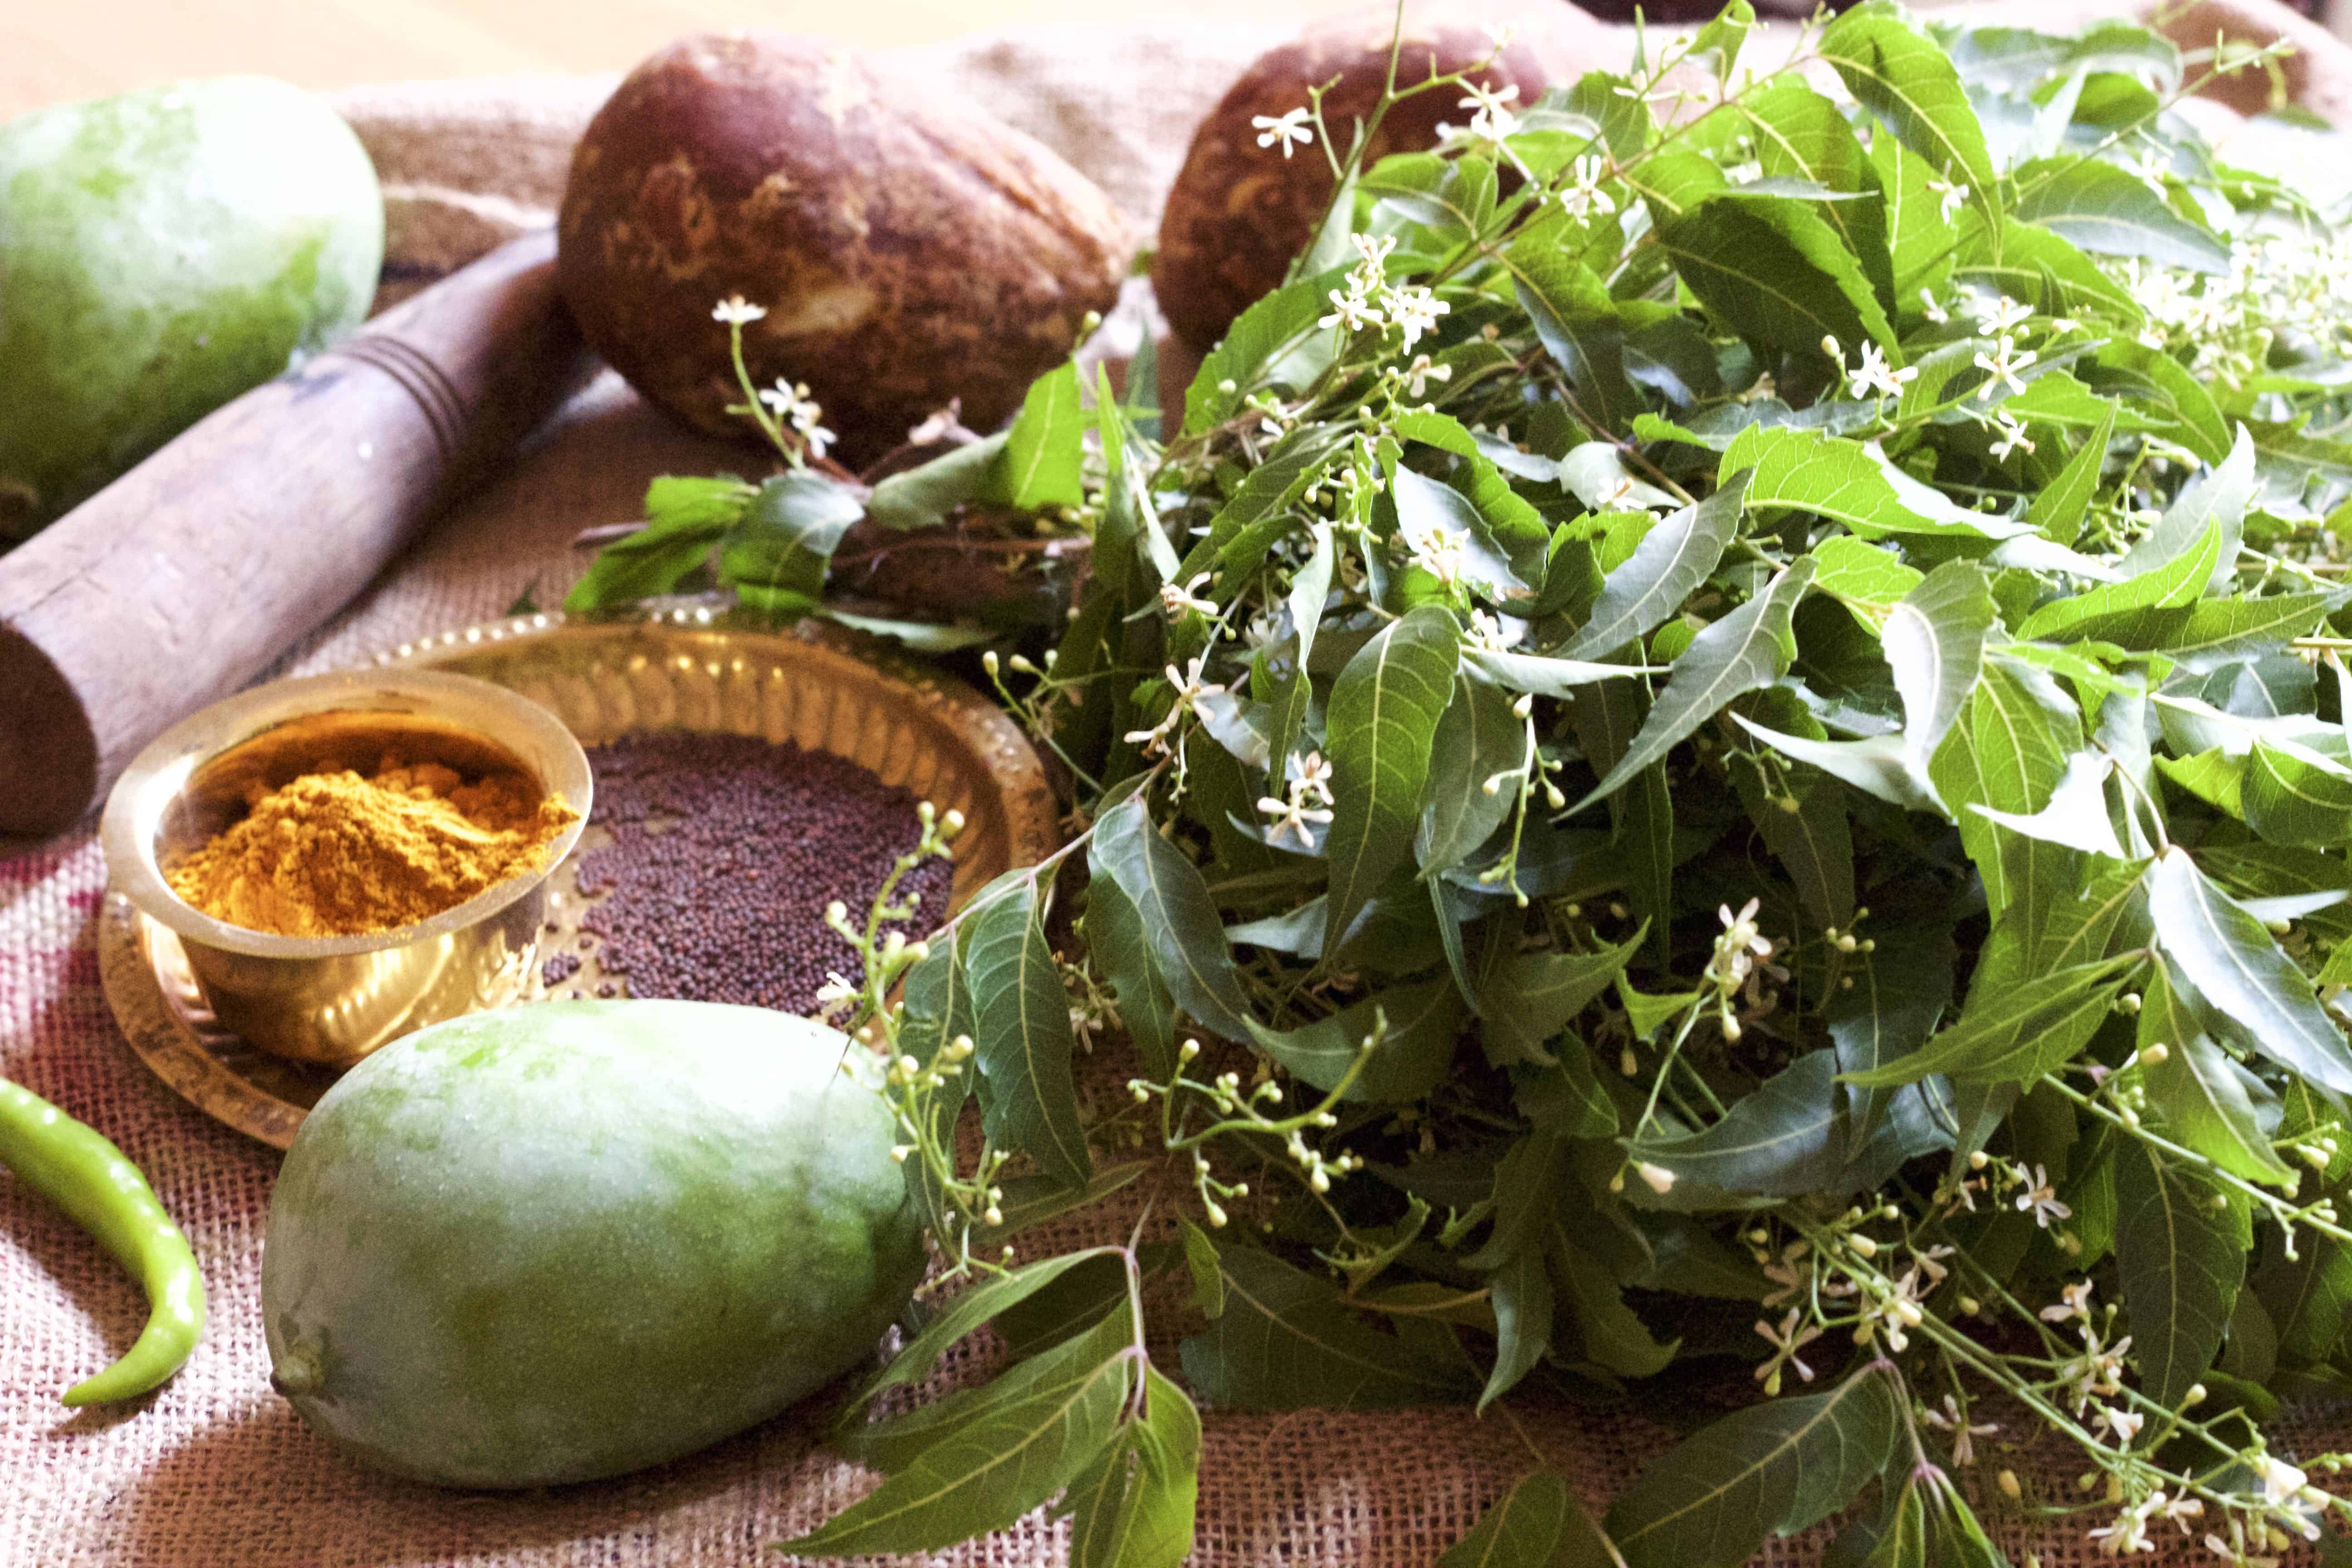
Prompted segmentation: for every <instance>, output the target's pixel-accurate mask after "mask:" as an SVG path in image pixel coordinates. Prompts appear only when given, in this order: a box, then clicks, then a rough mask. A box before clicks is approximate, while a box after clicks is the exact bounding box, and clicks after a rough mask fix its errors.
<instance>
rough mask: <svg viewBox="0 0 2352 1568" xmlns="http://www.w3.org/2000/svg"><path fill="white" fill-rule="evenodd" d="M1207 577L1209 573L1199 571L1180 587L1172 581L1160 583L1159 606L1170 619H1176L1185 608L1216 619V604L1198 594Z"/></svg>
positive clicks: (1181, 614)
mask: <svg viewBox="0 0 2352 1568" xmlns="http://www.w3.org/2000/svg"><path fill="white" fill-rule="evenodd" d="M1209 577H1210V574H1208V573H1206V572H1199V573H1195V574H1193V577H1192V581H1191V582H1189V583H1187V584H1183V585H1182V586H1181V587H1179V586H1178V585H1177V584H1173V583H1162V584H1160V608H1161V609H1163V610H1165V611H1166V612H1167V613H1168V618H1169V619H1170V620H1175V619H1178V618H1179V617H1181V616H1183V614H1184V613H1185V612H1186V611H1187V610H1197V611H1199V612H1200V613H1201V614H1202V615H1204V616H1208V617H1209V618H1210V619H1211V620H1214V619H1216V616H1217V606H1216V605H1213V604H1212V603H1210V602H1209V601H1208V600H1206V599H1203V598H1202V597H1201V594H1200V590H1201V585H1202V584H1204V583H1206V582H1207V581H1208V580H1209Z"/></svg>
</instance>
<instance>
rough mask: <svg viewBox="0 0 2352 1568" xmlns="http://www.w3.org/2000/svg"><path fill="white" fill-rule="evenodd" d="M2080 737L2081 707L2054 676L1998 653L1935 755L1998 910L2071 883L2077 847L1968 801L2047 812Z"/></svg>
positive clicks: (1931, 770) (1934, 770) (1935, 778)
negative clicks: (2020, 827) (2029, 832)
mask: <svg viewBox="0 0 2352 1568" xmlns="http://www.w3.org/2000/svg"><path fill="white" fill-rule="evenodd" d="M2082 744H2083V722H2082V718H2081V715H2080V712H2079V711H2078V710H2076V708H2075V707H2074V702H2073V701H2072V700H2070V699H2069V698H2068V697H2067V696H2066V695H2065V693H2064V692H2063V691H2061V690H2060V689H2058V686H2057V683H2056V682H2054V681H2053V680H2052V679H2050V678H2049V677H2048V676H2046V675H2043V674H2042V672H2041V671H2039V670H2037V669H2031V668H2024V667H2021V666H2017V665H2012V664H2009V663H2006V662H2004V661H2002V660H2000V659H1991V660H1988V661H1987V662H1986V664H1985V667H1984V670H1983V673H1982V674H1981V675H1980V676H1979V678H1978V680H1977V688H1976V691H1975V692H1974V694H1973V695H1971V696H1970V697H1969V701H1968V706H1967V707H1966V708H1965V709H1964V710H1962V712H1961V716H1960V720H1959V721H1958V723H1956V724H1954V725H1953V726H1952V729H1951V731H1950V732H1949V733H1948V734H1947V735H1946V736H1945V737H1944V740H1943V742H1942V744H1941V745H1939V746H1938V747H1937V750H1936V753H1935V755H1934V756H1933V757H1932V758H1930V759H1929V760H1928V764H1927V777H1928V779H1929V781H1930V782H1931V783H1933V784H1934V785H1935V788H1936V793H1937V795H1938V796H1940V797H1941V799H1942V800H1943V803H1944V805H1946V806H1947V807H1948V808H1949V809H1950V811H1951V812H1952V815H1953V820H1954V821H1955V822H1957V823H1958V825H1959V829H1960V842H1961V844H1962V846H1963V847H1965V848H1966V849H1967V850H1968V853H1969V859H1970V860H1971V861H1973V862H1975V864H1976V868H1977V872H1978V875H1979V876H1980V877H1982V878H1983V879H1984V885H1985V901H1986V904H1987V905H1988V906H1989V907H1990V909H1991V910H1992V911H1993V913H1994V915H1995V916H1996V917H1998V916H1999V915H2000V913H2001V912H2002V911H2003V910H2006V909H2007V908H2008V907H2009V906H2010V904H2011V902H2012V901H2014V900H2019V899H2027V900H2029V901H2030V900H2034V899H2038V898H2040V897H2042V893H2041V891H2040V889H2052V888H2056V887H2059V886H2062V885H2071V884H2070V882H2069V878H2068V875H2067V873H2066V872H2065V870H2064V869H2063V866H2064V862H2063V860H2062V859H2060V858H2063V857H2065V856H2069V855H2072V854H2073V853H2074V851H2072V850H2068V849H2063V848H2060V847H2056V846H2053V845H2050V844H2046V843H2043V842H2041V841H2039V840H2036V839H2032V838H2029V837H2025V836H2023V835H2022V834H2018V833H2013V832H2011V830H2010V829H2008V828H2006V827H2003V826H2000V824H1998V823H1996V822H1994V821H1992V820H1990V818H1987V817H1985V816H1980V815H1979V814H1978V813H1976V812H1973V811H1970V810H1969V807H1970V806H1971V805H1983V806H1990V808H1991V809H1993V810H1995V811H2007V812H2015V813H2018V814H2020V815H2030V814H2032V813H2033V812H2037V811H2040V810H2041V809H2042V807H2043V806H2045V805H2049V804H2050V795H2051V792H2052V791H2053V790H2054V789H2056V788H2057V787H2058V784H2059V781H2060V780H2061V779H2063V777H2064V776H2065V773H2066V760H2067V759H2068V758H2069V757H2071V756H2073V755H2074V752H2077V751H2078V750H2080V749H2081V747H2082Z"/></svg>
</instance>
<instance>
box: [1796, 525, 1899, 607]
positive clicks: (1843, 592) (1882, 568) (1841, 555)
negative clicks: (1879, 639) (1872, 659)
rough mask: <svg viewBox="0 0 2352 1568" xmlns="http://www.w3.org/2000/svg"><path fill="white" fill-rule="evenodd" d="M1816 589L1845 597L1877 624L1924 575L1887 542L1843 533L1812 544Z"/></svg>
mask: <svg viewBox="0 0 2352 1568" xmlns="http://www.w3.org/2000/svg"><path fill="white" fill-rule="evenodd" d="M1813 563H1814V564H1815V565H1816V566H1817V567H1818V568H1819V570H1818V571H1816V572H1815V573H1814V574H1813V591H1814V592H1815V593H1817V594H1827V595H1830V596H1831V597H1832V598H1833V599H1842V600H1843V601H1844V602H1845V605H1846V606H1847V608H1849V609H1852V610H1854V611H1856V612H1858V613H1859V614H1860V615H1861V616H1863V618H1864V620H1865V621H1867V622H1868V624H1869V625H1871V626H1874V627H1875V626H1877V625H1878V624H1879V623H1880V622H1882V621H1884V620H1885V618H1886V613H1887V612H1888V611H1889V610H1891V609H1893V608H1894V607H1895V604H1896V602H1897V601H1899V600H1900V599H1901V598H1902V597H1903V595H1906V594H1907V593H1909V592H1910V591H1911V590H1912V589H1914V588H1916V587H1917V586H1918V585H1919V584H1920V582H1921V581H1922V579H1923V577H1924V575H1925V574H1923V573H1921V572H1920V570H1919V569H1918V568H1917V567H1916V566H1910V565H1906V564H1905V563H1904V562H1903V561H1902V560H1901V559H1899V558H1898V557H1897V556H1896V555H1895V552H1893V551H1892V550H1889V549H1887V548H1886V547H1885V546H1884V545H1879V544H1868V543H1864V542H1863V541H1862V540H1860V539H1857V538H1855V537H1854V536H1853V535H1851V534H1844V533H1841V534H1838V535H1836V536H1834V537H1832V538H1829V539H1824V540H1822V542H1820V543H1819V544H1816V545H1814V546H1813Z"/></svg>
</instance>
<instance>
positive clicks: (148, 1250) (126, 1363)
mask: <svg viewBox="0 0 2352 1568" xmlns="http://www.w3.org/2000/svg"><path fill="white" fill-rule="evenodd" d="M0 1165H5V1166H7V1167H8V1168H9V1169H10V1170H12V1171H14V1172H16V1175H17V1177H18V1178H19V1179H20V1180H22V1181H23V1182H24V1183H25V1184H26V1185H27V1186H29V1187H31V1188H32V1189H33V1191H35V1192H37V1193H39V1194H42V1195H43V1196H44V1197H47V1199H48V1200H49V1201H50V1202H52V1203H54V1204H56V1205H58V1207H59V1208H61V1209H63V1210H65V1211H66V1215H67V1217H68V1218H70V1219H71V1220H72V1221H73V1222H74V1223H75V1224H77V1225H79V1226H81V1227H82V1228H83V1229H84V1230H87V1231H89V1233H90V1234H91V1235H92V1236H94V1237H97V1238H98V1239H99V1240H100V1242H101V1243H103V1244H104V1245H105V1247H106V1249H107V1250H108V1251H109V1252H111V1253H113V1254H114V1256H115V1257H116V1258H119V1259H120V1260H121V1263H122V1266H123V1267H124V1268H128V1269H129V1270H131V1273H132V1274H134V1275H136V1276H137V1277H138V1279H139V1282H140V1284H141V1285H142V1286H144V1287H145V1288H146V1291H147V1304H148V1312H147V1327H146V1330H145V1331H143V1332H142V1333H141V1334H140V1336H139V1342H138V1343H137V1344H135V1345H132V1346H131V1350H130V1352H129V1353H127V1354H125V1355H124V1356H123V1358H122V1359H121V1361H118V1362H116V1363H114V1364H113V1365H112V1366H110V1367H108V1368H107V1369H106V1370H105V1371H104V1372H101V1373H99V1374H98V1375H97V1376H96V1377H93V1378H91V1379H90V1380H89V1382H87V1383H82V1384H76V1385H75V1386H74V1387H72V1388H69V1389H68V1390H67V1391H66V1397H65V1402H66V1403H67V1404H68V1405H102V1404H104V1403H106V1402H107V1401H109V1400H114V1399H133V1398H136V1397H137V1396H139V1395H140V1394H144V1393H146V1392H147V1391H148V1390H149V1389H152V1388H154V1387H156V1386H157V1385H159V1384H162V1383H163V1381H164V1380H165V1379H166V1378H169V1377H170V1376H171V1375H172V1374H173V1373H175V1372H177V1371H179V1370H180V1367H181V1365H182V1363H184V1362H186V1360H187V1359H188V1352H191V1351H193V1350H194V1349H195V1348H196V1341H197V1339H198V1338H199V1337H201V1336H202V1335H203V1333H204V1331H205V1281H204V1277H203V1276H202V1275H201V1274H200V1273H198V1272H197V1269H196V1255H195V1254H194V1253H193V1252H191V1251H189V1250H188V1242H187V1238H186V1237H184V1236H182V1235H181V1234H180V1227H179V1226H175V1225H173V1223H172V1216H171V1215H168V1214H165V1213H164V1212H163V1205H162V1204H161V1203H160V1202H158V1201H157V1200H156V1197H155V1189H154V1188H152V1187H151V1186H149V1185H148V1184H147V1178H146V1177H144V1176H142V1175H141V1174H140V1173H139V1167H138V1166H136V1165H134V1164H132V1163H131V1162H130V1161H129V1160H127V1159H125V1158H124V1157H123V1154H122V1151H121V1150H120V1149H118V1148H116V1147H115V1146H114V1145H113V1144H111V1143H110V1142H107V1141H106V1140H105V1139H104V1138H103V1137H101V1136H100V1135H99V1133H98V1132H97V1131H94V1130H93V1129H91V1128H89V1127H85V1126H83V1125H82V1124H81V1123H80V1122H79V1121H75V1120H74V1119H73V1118H72V1117H70V1116H68V1115H67V1114H66V1113H65V1112H64V1111H62V1110H58V1108H57V1107H56V1106H54V1105H51V1104H50V1103H49V1102H48V1101H47V1100H43V1099H41V1098H40V1097H39V1096H38V1095H37V1094H34V1093H32V1092H31V1091H30V1090H28V1089H20V1088H18V1087H17V1086H16V1085H15V1084H13V1083H10V1082H9V1081H8V1080H7V1079H0Z"/></svg>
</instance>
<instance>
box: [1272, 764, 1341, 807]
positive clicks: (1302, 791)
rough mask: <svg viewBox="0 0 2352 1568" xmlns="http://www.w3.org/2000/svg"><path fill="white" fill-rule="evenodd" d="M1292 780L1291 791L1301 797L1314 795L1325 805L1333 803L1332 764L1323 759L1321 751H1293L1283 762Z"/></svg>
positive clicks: (1285, 771) (1287, 774) (1284, 770)
mask: <svg viewBox="0 0 2352 1568" xmlns="http://www.w3.org/2000/svg"><path fill="white" fill-rule="evenodd" d="M1283 772H1284V773H1285V774H1286V776H1287V777H1288V779H1289V780H1290V793H1291V794H1292V795H1297V796H1298V797H1299V798H1300V799H1302V800H1303V799H1307V798H1308V797H1312V798H1314V799H1317V800H1319V801H1321V802H1322V803H1323V804H1324V805H1330V804H1331V764H1330V763H1328V762H1325V761H1324V760H1323V753H1322V752H1291V753H1290V757H1289V760H1288V761H1287V762H1286V763H1284V764H1283Z"/></svg>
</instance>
